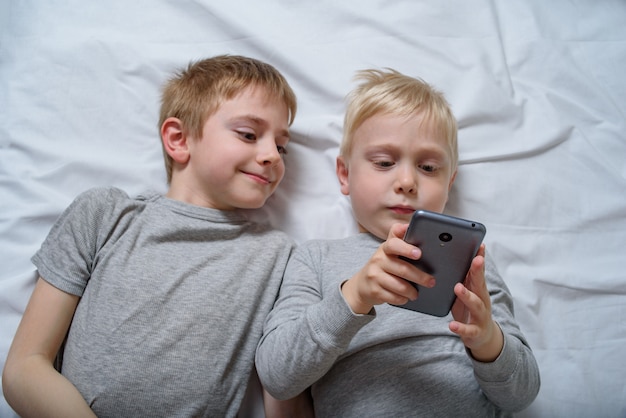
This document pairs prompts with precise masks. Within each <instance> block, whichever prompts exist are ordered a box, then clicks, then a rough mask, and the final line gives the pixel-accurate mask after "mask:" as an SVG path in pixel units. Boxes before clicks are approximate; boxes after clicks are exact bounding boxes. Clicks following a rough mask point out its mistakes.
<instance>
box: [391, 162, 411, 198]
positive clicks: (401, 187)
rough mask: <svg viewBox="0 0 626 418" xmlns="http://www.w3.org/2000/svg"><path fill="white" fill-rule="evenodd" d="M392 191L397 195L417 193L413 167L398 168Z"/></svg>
mask: <svg viewBox="0 0 626 418" xmlns="http://www.w3.org/2000/svg"><path fill="white" fill-rule="evenodd" d="M394 189H395V191H396V192H398V193H417V176H416V173H415V169H414V168H413V167H408V166H401V167H398V170H397V175H396V181H395V186H394Z"/></svg>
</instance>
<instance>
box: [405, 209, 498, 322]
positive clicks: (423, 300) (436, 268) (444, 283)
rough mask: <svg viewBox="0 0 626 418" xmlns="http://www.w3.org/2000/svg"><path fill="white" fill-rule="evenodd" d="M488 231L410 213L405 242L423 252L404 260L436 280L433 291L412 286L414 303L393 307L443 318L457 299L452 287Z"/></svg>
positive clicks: (443, 217) (447, 218)
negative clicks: (414, 293) (413, 257)
mask: <svg viewBox="0 0 626 418" xmlns="http://www.w3.org/2000/svg"><path fill="white" fill-rule="evenodd" d="M486 232H487V230H486V228H485V226H484V225H483V224H481V223H479V222H476V221H471V220H468V219H463V218H457V217H454V216H450V215H444V214H442V213H437V212H430V211H426V210H418V211H416V212H415V213H414V214H413V217H412V218H411V223H410V224H409V227H408V229H407V231H406V234H405V236H404V240H405V241H406V242H408V243H410V244H412V245H415V246H417V247H419V248H420V249H421V250H422V257H421V258H420V259H419V260H410V259H408V258H404V259H405V260H406V261H408V262H410V263H412V264H414V265H415V266H417V267H418V268H419V269H420V270H422V271H424V272H426V273H428V274H430V275H432V276H434V277H435V280H436V284H435V286H434V287H432V288H426V287H422V286H419V285H417V284H415V283H411V284H412V285H413V286H415V287H416V288H417V290H418V292H419V296H418V297H417V299H416V300H412V301H409V302H407V303H406V304H404V305H395V306H399V307H401V308H405V309H410V310H413V311H416V312H421V313H425V314H429V315H434V316H439V317H442V316H446V315H447V314H448V313H449V312H450V309H451V308H452V304H453V303H454V300H455V299H456V295H455V294H454V286H455V285H456V284H457V283H459V282H462V281H463V280H464V279H465V276H466V275H467V272H468V270H469V268H470V266H471V264H472V259H473V258H474V257H475V256H476V253H477V252H478V249H479V248H480V244H481V243H482V241H483V239H484V237H485V234H486Z"/></svg>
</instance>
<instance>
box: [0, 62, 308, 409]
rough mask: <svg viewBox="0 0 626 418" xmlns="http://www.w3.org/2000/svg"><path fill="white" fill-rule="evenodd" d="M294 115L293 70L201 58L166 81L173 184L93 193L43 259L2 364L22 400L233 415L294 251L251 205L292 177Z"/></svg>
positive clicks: (78, 203)
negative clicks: (131, 192)
mask: <svg viewBox="0 0 626 418" xmlns="http://www.w3.org/2000/svg"><path fill="white" fill-rule="evenodd" d="M295 113H296V98H295V95H294V93H293V91H292V89H291V87H290V86H289V84H288V83H287V81H286V80H285V79H284V77H283V76H282V75H281V74H280V73H279V72H278V71H277V70H276V69H275V68H274V67H272V66H270V65H268V64H266V63H263V62H260V61H258V60H255V59H251V58H246V57H241V56H217V57H214V58H210V59H206V60H202V61H198V62H196V63H192V64H190V65H189V66H188V68H187V69H185V70H184V71H181V72H180V73H178V74H177V75H176V76H175V77H174V78H172V79H171V80H170V81H169V82H168V83H167V84H166V86H165V89H164V93H163V99H162V106H161V115H160V133H161V139H162V146H163V151H164V155H165V158H166V167H167V173H168V183H169V185H170V186H169V189H168V191H167V194H166V195H165V196H161V195H159V194H156V193H146V194H145V195H143V196H138V197H135V198H131V197H129V196H128V195H127V194H125V193H124V192H123V191H121V190H119V189H115V188H98V189H92V190H90V191H87V192H85V193H83V194H81V195H80V196H79V197H78V198H77V199H76V200H75V201H74V202H73V203H72V204H71V205H70V207H69V208H68V209H67V210H66V211H65V212H64V213H63V214H62V215H61V217H60V218H59V219H58V220H57V222H56V223H55V225H54V226H53V228H52V230H51V232H50V234H49V235H48V237H47V238H46V240H45V241H44V243H43V245H42V247H41V249H40V250H39V251H38V252H37V253H36V254H35V255H34V257H33V262H34V264H35V265H36V266H37V269H38V272H39V275H40V278H39V280H38V282H37V284H36V287H35V290H34V292H33V295H32V297H31V300H30V302H29V304H28V306H27V308H26V311H25V313H24V316H23V318H22V321H21V324H20V326H19V328H18V330H17V332H16V335H15V338H14V340H13V344H12V346H11V349H10V351H9V355H8V358H7V362H6V366H5V369H4V372H3V389H4V393H5V397H6V399H7V401H8V402H9V404H10V405H11V406H12V407H13V408H14V409H15V411H16V412H18V413H19V414H20V415H21V416H24V417H27V416H36V417H43V416H64V417H70V416H90V415H91V416H94V415H97V416H99V417H106V416H112V417H120V416H163V417H172V416H224V417H233V416H236V414H237V412H238V410H239V408H240V404H241V402H242V399H243V397H244V393H245V391H246V385H247V383H248V379H249V377H250V374H251V371H252V370H253V365H254V351H255V348H256V346H257V343H258V341H259V338H260V336H261V332H262V326H263V322H264V320H265V317H266V315H267V313H268V312H269V310H270V309H271V307H272V305H273V303H274V301H275V298H276V294H277V291H278V287H279V285H280V281H281V279H282V275H283V271H284V268H285V265H286V263H287V259H288V257H289V255H290V253H291V250H292V248H293V243H292V240H291V239H290V238H288V237H287V236H286V235H285V234H284V233H282V232H279V231H275V230H273V229H271V228H270V227H269V226H266V225H259V224H256V223H254V222H251V221H250V220H249V219H248V218H247V216H246V212H245V211H244V209H253V208H259V207H261V206H263V205H264V203H265V201H266V199H267V198H268V197H269V196H270V195H271V194H272V193H273V192H274V190H275V189H276V187H277V186H278V184H279V183H280V181H281V180H282V178H283V175H284V172H285V166H284V162H283V155H284V154H285V152H286V149H285V147H286V146H287V143H288V141H289V126H290V125H291V123H292V122H293V119H294V117H295ZM66 335H67V341H66V343H65V344H64V349H62V348H61V347H62V343H63V341H64V339H65V337H66ZM60 350H61V351H62V354H63V359H62V367H61V369H60V372H58V371H57V370H55V368H54V367H53V363H54V360H55V357H56V355H57V353H59V351H60Z"/></svg>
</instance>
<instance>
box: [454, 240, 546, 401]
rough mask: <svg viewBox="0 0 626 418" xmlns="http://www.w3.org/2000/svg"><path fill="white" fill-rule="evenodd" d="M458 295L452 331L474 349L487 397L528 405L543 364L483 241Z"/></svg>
mask: <svg viewBox="0 0 626 418" xmlns="http://www.w3.org/2000/svg"><path fill="white" fill-rule="evenodd" d="M485 265H487V274H485ZM487 277H489V289H490V290H488V289H487ZM455 293H456V294H457V301H456V302H455V304H454V306H453V308H452V314H453V316H454V319H455V321H452V322H451V323H450V330H451V331H452V332H455V333H457V334H458V335H459V336H460V337H461V339H462V340H463V343H464V344H465V346H466V347H467V349H468V352H469V353H471V357H472V363H473V365H474V375H475V376H476V378H477V379H478V382H479V384H480V386H481V388H482V389H483V391H484V392H485V395H486V396H487V397H488V398H489V399H490V400H491V401H492V402H494V403H495V404H496V405H498V406H500V407H501V408H502V409H504V410H507V411H519V410H522V409H524V408H526V407H527V406H528V405H530V403H531V402H532V401H533V400H534V399H535V397H536V396H537V393H538V392H539V387H540V376H539V368H538V366H537V362H536V360H535V357H534V355H533V353H532V351H531V349H530V347H528V344H527V342H526V340H525V338H524V336H523V334H522V332H521V331H520V329H519V326H518V325H517V323H516V321H515V317H514V314H513V300H512V298H511V295H510V293H509V291H508V288H507V286H506V284H505V283H504V281H503V280H502V279H501V278H500V276H499V274H498V273H497V270H496V268H495V265H494V264H493V262H490V263H486V258H485V249H484V245H483V246H482V247H481V250H480V251H479V253H478V256H477V257H476V258H475V259H474V261H473V262H472V266H471V267H470V271H469V273H468V277H467V278H466V281H465V283H464V284H463V285H461V284H457V285H456V287H455Z"/></svg>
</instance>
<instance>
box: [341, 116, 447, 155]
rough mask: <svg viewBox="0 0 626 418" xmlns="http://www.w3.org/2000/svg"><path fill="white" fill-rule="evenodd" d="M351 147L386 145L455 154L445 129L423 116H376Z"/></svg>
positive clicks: (364, 125)
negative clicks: (439, 127)
mask: <svg viewBox="0 0 626 418" xmlns="http://www.w3.org/2000/svg"><path fill="white" fill-rule="evenodd" d="M352 145H353V149H356V148H363V147H372V146H382V145H385V146H389V147H397V148H399V149H401V150H407V151H411V150H415V149H418V148H430V149H433V150H436V149H439V150H440V151H441V152H443V153H446V154H451V153H452V150H451V146H450V144H449V141H448V138H447V137H446V135H445V134H444V132H443V130H442V129H438V127H437V126H436V125H435V124H434V123H433V122H432V121H430V120H428V119H426V118H424V116H423V114H422V113H413V114H410V115H408V116H406V115H395V114H376V115H373V116H371V117H370V118H368V119H366V120H365V121H363V123H362V124H361V125H360V126H359V127H358V128H357V129H356V130H355V131H354V136H353V144H352Z"/></svg>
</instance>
